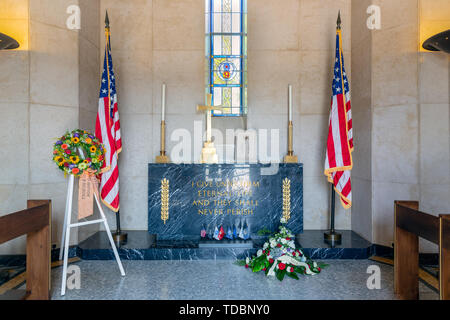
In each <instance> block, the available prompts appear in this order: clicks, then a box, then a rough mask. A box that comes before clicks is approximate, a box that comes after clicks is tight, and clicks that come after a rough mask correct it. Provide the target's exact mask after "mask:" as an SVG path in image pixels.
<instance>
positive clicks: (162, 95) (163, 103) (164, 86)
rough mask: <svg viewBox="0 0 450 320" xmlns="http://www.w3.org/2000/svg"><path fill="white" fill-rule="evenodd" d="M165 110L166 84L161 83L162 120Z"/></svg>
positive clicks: (162, 119)
mask: <svg viewBox="0 0 450 320" xmlns="http://www.w3.org/2000/svg"><path fill="white" fill-rule="evenodd" d="M165 112H166V84H165V83H163V85H162V92H161V121H164V118H165Z"/></svg>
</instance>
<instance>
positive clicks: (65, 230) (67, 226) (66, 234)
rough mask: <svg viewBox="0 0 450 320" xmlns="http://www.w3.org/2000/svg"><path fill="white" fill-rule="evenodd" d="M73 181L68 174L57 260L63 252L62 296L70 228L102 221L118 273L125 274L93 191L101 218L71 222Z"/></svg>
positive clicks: (65, 276)
mask: <svg viewBox="0 0 450 320" xmlns="http://www.w3.org/2000/svg"><path fill="white" fill-rule="evenodd" d="M74 181H75V179H74V176H73V175H70V177H69V184H68V187H67V199H66V212H65V214H64V226H63V230H62V236H61V249H60V251H59V260H62V256H63V253H64V264H63V275H62V282H61V295H62V296H63V295H65V294H66V282H67V263H68V259H69V240H70V228H74V227H81V226H86V225H89V224H95V223H103V224H104V225H105V230H106V234H107V235H108V238H109V242H110V243H111V247H112V249H113V251H114V256H115V257H116V261H117V264H118V265H119V270H120V274H121V275H122V276H125V271H124V270H123V266H122V262H121V261H120V257H119V253H118V252H117V248H116V245H115V244H114V241H113V238H112V235H111V231H110V230H109V225H108V221H107V220H106V216H105V213H104V212H103V209H102V206H101V204H100V201H99V200H98V197H97V195H96V194H95V193H94V197H95V202H96V204H97V207H98V210H99V211H100V216H101V219H97V220H90V221H84V222H77V223H71V216H72V200H73V185H74ZM63 244H64V247H63Z"/></svg>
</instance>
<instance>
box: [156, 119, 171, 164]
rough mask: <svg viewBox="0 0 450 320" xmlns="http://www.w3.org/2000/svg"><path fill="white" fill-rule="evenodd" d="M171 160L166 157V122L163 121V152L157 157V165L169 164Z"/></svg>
mask: <svg viewBox="0 0 450 320" xmlns="http://www.w3.org/2000/svg"><path fill="white" fill-rule="evenodd" d="M169 162H170V159H169V157H168V156H167V155H166V122H165V121H164V120H161V151H160V152H159V156H156V163H169Z"/></svg>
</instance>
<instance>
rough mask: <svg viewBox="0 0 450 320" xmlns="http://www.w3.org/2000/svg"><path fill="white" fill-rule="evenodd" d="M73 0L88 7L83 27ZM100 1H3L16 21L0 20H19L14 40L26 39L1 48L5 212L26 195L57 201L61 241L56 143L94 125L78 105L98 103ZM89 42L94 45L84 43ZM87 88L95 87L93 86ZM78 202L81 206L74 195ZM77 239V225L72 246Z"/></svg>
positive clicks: (17, 246) (20, 205)
mask: <svg viewBox="0 0 450 320" xmlns="http://www.w3.org/2000/svg"><path fill="white" fill-rule="evenodd" d="M72 4H77V5H79V6H80V7H81V8H84V9H85V10H83V12H84V15H83V16H82V20H83V21H84V23H83V24H82V27H84V31H81V32H79V31H78V30H69V29H68V28H67V26H66V20H67V17H68V14H67V13H66V9H67V7H68V6H69V5H72ZM98 5H99V3H98V2H97V1H90V0H89V1H88V0H80V1H69V0H59V1H52V0H14V1H9V0H1V1H0V6H1V7H2V15H3V18H4V17H7V18H8V20H13V21H12V22H11V21H3V22H2V23H5V25H8V26H9V28H12V29H13V28H14V26H15V25H17V27H16V29H14V30H19V31H17V32H18V35H19V36H18V37H16V39H17V40H18V41H19V42H20V44H21V47H20V49H19V50H15V51H1V52H0V56H1V59H0V61H1V63H2V64H3V65H4V66H5V67H4V69H2V70H6V72H4V73H2V74H3V76H2V79H0V86H1V91H2V97H1V98H0V99H1V103H0V105H1V108H2V111H1V114H2V117H1V119H2V120H0V121H2V123H1V128H2V131H1V135H2V137H1V142H0V148H1V149H2V150H3V151H2V160H1V162H2V164H3V168H2V169H3V171H4V172H5V174H3V175H2V176H1V177H0V188H1V190H2V192H1V193H0V197H1V198H0V199H1V200H0V212H1V213H2V214H6V213H10V212H13V211H17V210H21V209H24V208H26V200H27V199H52V205H53V210H52V222H53V223H52V242H53V243H57V244H59V241H60V234H61V228H62V224H63V218H64V209H65V201H66V190H67V179H65V178H64V175H63V173H62V172H61V171H59V170H57V169H56V166H55V164H54V163H53V162H52V161H51V153H52V147H53V143H54V142H55V141H56V139H57V138H58V137H60V136H61V135H62V134H63V133H64V132H65V131H66V130H73V129H75V128H77V127H78V126H82V127H84V126H86V128H92V126H89V125H87V124H86V121H85V119H86V118H85V116H84V115H85V114H86V113H85V112H80V106H83V108H86V106H88V105H89V106H91V105H92V104H96V103H97V102H96V99H97V98H96V96H97V90H98V89H95V90H92V88H96V87H97V86H98V84H97V82H98V81H97V79H98V74H97V72H98V39H97V38H98V26H96V24H97V23H98V19H97V17H98ZM96 7H97V9H96ZM3 8H5V9H6V10H3ZM96 11H97V13H96ZM89 13H90V14H91V16H89ZM92 14H93V15H92ZM92 17H95V19H93V18H92ZM19 24H20V26H19ZM3 30H5V29H2V31H3ZM6 30H8V29H6ZM14 30H11V31H14ZM21 30H23V31H21ZM5 32H7V31H5ZM23 32H26V33H23ZM10 34H11V35H13V36H14V35H15V33H14V32H11V33H10ZM89 37H91V38H89ZM95 39H97V40H95ZM89 41H90V42H91V43H92V45H91V48H89V45H88V44H87V43H86V42H89ZM92 47H93V48H92ZM80 53H81V54H80ZM95 59H97V61H96V60H95ZM88 63H91V64H93V66H94V70H95V72H92V67H91V72H89V67H88V66H87V64H88ZM92 80H94V82H95V84H93V81H92ZM89 81H90V82H89ZM89 85H90V86H93V87H92V88H89V89H87V86H89ZM88 90H91V91H90V92H88ZM82 114H83V116H81V115H82ZM5 115H6V116H5ZM74 203H75V207H74V210H76V192H75V199H74ZM77 242H78V232H77V231H76V230H75V231H74V232H72V237H71V243H72V244H73V243H77ZM24 250H25V242H24V238H23V237H22V238H21V239H17V240H14V241H11V242H8V243H7V244H5V245H2V246H1V247H0V252H1V253H21V252H24Z"/></svg>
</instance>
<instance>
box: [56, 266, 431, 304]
mask: <svg viewBox="0 0 450 320" xmlns="http://www.w3.org/2000/svg"><path fill="white" fill-rule="evenodd" d="M324 262H325V263H328V264H329V266H328V267H327V268H326V269H324V270H323V271H322V273H321V274H318V275H314V276H302V277H301V278H300V280H298V281H296V280H293V279H290V278H287V279H285V280H284V281H283V282H280V281H278V280H276V279H271V278H267V277H265V276H264V275H263V274H262V273H258V274H253V273H252V272H251V271H249V270H248V269H245V268H243V267H238V266H236V265H234V264H233V262H232V261H229V260H220V261H219V260H216V261H213V260H192V261H160V260H145V261H123V264H124V268H125V271H126V273H127V275H126V276H125V277H121V276H120V273H119V270H118V268H117V265H116V263H115V261H86V260H84V261H81V262H78V263H76V265H77V266H79V267H80V273H81V288H80V289H72V290H67V291H66V295H65V296H64V297H61V296H60V286H61V272H62V268H57V269H53V270H52V299H148V300H158V299H164V300H167V299H168V300H171V299H176V300H179V299H180V300H181V299H187V300H191V299H193V300H213V299H224V300H227V299H236V300H244V299H248V300H254V299H258V300H259V299H268V300H270V299H277V300H278V299H279V300H290V299H313V300H330V299H332V300H333V299H350V300H356V299H364V300H371V299H376V300H383V299H395V297H394V294H393V278H394V275H393V268H392V267H391V266H388V265H384V264H380V263H377V262H374V261H370V260H324ZM370 265H377V266H379V267H380V271H381V288H380V289H373V290H369V289H368V288H367V285H366V282H367V278H368V277H369V276H370V275H369V274H368V273H367V268H368V266H370ZM420 298H421V299H426V300H431V299H438V294H437V293H436V292H435V291H433V290H431V289H430V288H428V287H426V286H425V285H424V284H422V283H421V284H420Z"/></svg>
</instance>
